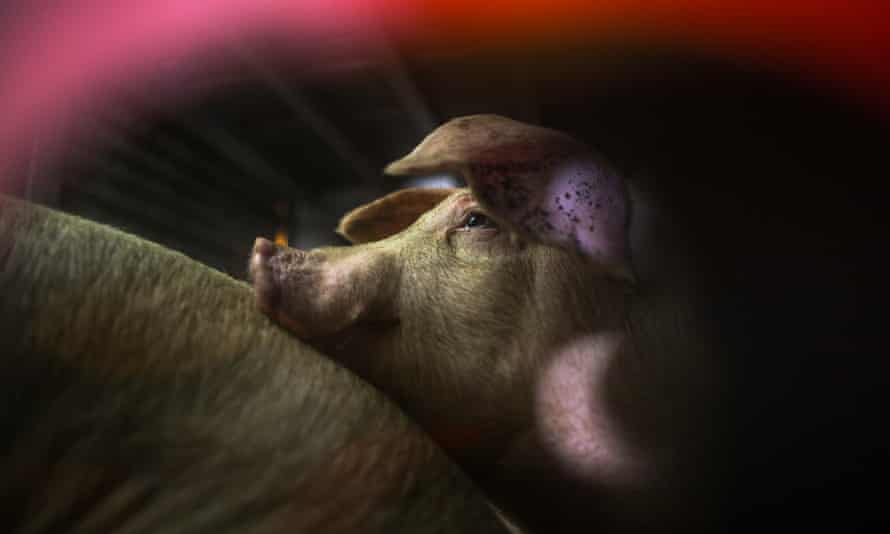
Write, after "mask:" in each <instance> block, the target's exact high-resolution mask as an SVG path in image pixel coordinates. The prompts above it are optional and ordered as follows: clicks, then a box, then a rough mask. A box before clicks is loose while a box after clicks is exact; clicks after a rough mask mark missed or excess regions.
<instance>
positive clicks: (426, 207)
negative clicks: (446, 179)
mask: <svg viewBox="0 0 890 534" xmlns="http://www.w3.org/2000/svg"><path fill="white" fill-rule="evenodd" d="M455 191H457V189H453V188H442V189H433V188H420V187H416V188H409V189H402V190H401V191H396V192H395V193H390V194H389V195H386V196H385V197H383V198H379V199H377V200H375V201H374V202H371V203H370V204H365V205H364V206H360V207H358V208H355V209H354V210H352V211H350V212H349V213H347V214H346V215H345V216H343V218H342V219H340V225H339V226H338V227H337V233H338V234H340V235H342V236H343V237H345V238H346V239H348V240H349V241H350V242H351V243H353V244H355V245H358V244H361V243H368V242H370V241H380V240H381V239H386V238H387V237H389V236H391V235H395V234H398V233H399V232H401V231H402V230H404V229H405V228H408V227H409V226H411V225H412V224H414V221H416V220H417V219H418V218H420V216H421V215H423V214H424V213H426V212H428V211H430V210H431V209H433V208H435V207H436V206H437V205H438V204H439V203H440V202H442V201H443V200H445V198H446V197H448V196H449V195H451V194H452V193H454V192H455Z"/></svg>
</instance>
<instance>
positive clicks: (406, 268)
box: [250, 115, 720, 532]
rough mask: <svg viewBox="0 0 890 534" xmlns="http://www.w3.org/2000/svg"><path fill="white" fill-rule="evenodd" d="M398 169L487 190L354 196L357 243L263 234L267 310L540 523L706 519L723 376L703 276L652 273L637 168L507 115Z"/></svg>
mask: <svg viewBox="0 0 890 534" xmlns="http://www.w3.org/2000/svg"><path fill="white" fill-rule="evenodd" d="M387 172H388V173H390V174H397V175H428V174H437V173H454V174H457V175H460V176H461V177H462V178H464V179H465V180H466V182H467V183H468V185H469V188H468V189H450V190H426V189H408V190H403V191H399V192H396V193H393V194H391V195H389V196H386V197H384V198H382V199H380V200H377V201H376V202H373V203H371V204H369V205H367V206H364V207H361V208H358V209H356V210H354V211H353V212H351V213H349V214H348V215H347V216H346V217H344V219H343V220H342V222H341V225H340V227H339V229H338V230H339V232H340V233H341V234H342V235H344V236H345V237H346V238H347V239H349V240H350V241H351V242H352V243H353V244H354V245H355V246H352V247H340V248H323V249H317V250H312V251H299V250H294V249H290V248H285V247H277V246H275V245H273V244H272V243H271V242H269V241H267V240H264V239H258V240H257V242H256V244H255V247H254V252H253V256H252V259H251V264H250V273H251V277H252V279H253V282H254V286H255V291H256V299H257V303H258V305H259V307H260V308H261V309H262V310H263V311H264V312H265V313H267V314H268V315H269V316H270V317H272V318H273V319H275V320H276V321H277V322H279V323H280V324H282V325H283V326H285V327H286V328H288V329H290V330H291V331H293V332H294V333H295V334H296V335H297V336H298V337H300V338H301V339H303V340H305V341H308V342H309V343H311V344H313V345H315V346H316V347H318V348H320V349H321V350H322V351H323V352H325V353H326V354H328V355H330V356H332V357H334V358H336V359H338V360H339V361H341V362H342V363H343V364H344V365H346V366H348V367H349V368H351V369H353V370H354V371H356V372H357V373H358V374H360V375H361V376H363V377H365V378H366V379H368V380H369V381H370V382H372V383H373V384H375V385H377V386H378V387H380V388H381V389H383V390H384V391H385V392H387V393H388V394H389V395H390V396H391V397H392V398H394V399H395V400H396V401H397V402H398V403H399V404H400V405H401V406H402V407H403V408H404V409H405V410H406V411H408V412H409V413H410V414H411V415H412V416H413V417H414V418H415V419H416V420H417V421H418V422H420V424H421V425H422V426H424V428H426V429H427V431H428V432H430V434H431V435H432V436H433V437H434V438H435V439H436V440H437V441H438V442H439V443H440V444H441V445H442V446H443V447H444V448H445V449H446V450H447V451H448V452H449V453H450V454H451V455H452V456H453V457H455V458H456V459H457V460H458V461H459V462H460V463H461V464H462V465H463V466H464V467H465V468H466V469H467V470H468V472H469V473H470V474H471V475H472V476H473V478H474V479H475V480H476V481H477V482H478V483H479V484H480V486H481V487H482V488H483V489H484V490H485V491H486V492H487V494H488V495H489V496H490V497H491V499H492V500H493V501H494V502H495V503H496V504H498V505H499V506H500V507H502V508H503V509H504V510H505V511H506V513H507V514H508V515H509V516H512V517H513V518H515V519H516V520H517V523H519V524H520V525H522V526H525V527H527V528H529V529H530V530H532V531H543V532H554V531H561V530H575V529H580V528H582V527H597V528H600V529H605V530H608V529H616V530H624V531H626V530H627V529H635V528H636V529H659V528H664V529H671V528H676V527H678V526H680V525H681V524H683V525H687V526H692V525H696V524H706V523H707V522H708V521H709V510H710V504H711V503H709V502H708V499H707V490H706V489H705V488H706V487H707V485H708V474H707V473H708V470H709V469H710V467H711V465H712V464H711V461H710V458H709V453H710V452H711V449H709V448H708V445H706V443H707V442H708V441H709V440H708V439H705V438H704V436H707V435H708V434H709V432H710V430H709V429H711V428H712V426H711V424H710V423H711V419H712V418H713V417H714V414H713V412H712V411H711V408H712V407H713V406H715V404H716V403H717V395H718V392H719V386H718V384H719V382H720V380H719V377H718V376H717V373H716V370H715V369H713V368H712V363H713V362H710V361H709V358H708V354H709V351H708V346H707V341H708V340H707V336H706V335H705V334H704V331H698V330H697V325H698V322H697V321H698V319H697V318H696V317H697V315H696V313H695V312H694V310H695V305H694V299H693V298H692V297H691V296H682V297H680V298H677V295H678V294H680V295H682V291H683V287H684V285H683V284H684V282H685V281H686V280H684V279H683V278H682V277H674V278H673V279H672V280H670V284H668V285H660V284H661V281H660V280H659V279H658V278H657V277H648V278H645V279H644V278H641V277H640V276H639V274H638V273H637V272H636V269H635V265H634V261H632V260H636V259H637V256H638V255H639V258H640V259H642V260H644V261H651V258H648V257H647V254H646V251H645V250H642V251H639V254H638V251H637V250H635V249H634V250H632V249H633V248H634V247H632V246H631V245H632V243H631V234H630V228H631V226H632V224H634V221H633V220H632V217H631V215H633V214H634V213H633V212H634V210H635V209H639V210H640V212H642V208H641V207H639V206H635V205H634V204H633V202H632V199H631V196H630V192H629V190H628V185H627V184H626V183H625V182H624V181H623V180H622V178H621V176H620V175H619V174H618V173H616V172H615V171H614V170H612V169H611V168H610V167H609V166H608V165H607V164H605V163H604V162H603V161H602V160H601V159H599V158H598V157H597V156H595V155H594V154H593V153H592V152H591V151H590V150H589V149H588V148H587V147H585V146H584V145H583V144H581V143H580V142H578V141H576V140H574V139H572V138H571V137H569V136H568V135H565V134H563V133H560V132H557V131H554V130H549V129H545V128H540V127H535V126H530V125H526V124H523V123H519V122H516V121H512V120H510V119H506V118H503V117H498V116H494V115H477V116H469V117H463V118H459V119H455V120H452V121H450V122H448V123H446V124H444V125H443V126H441V127H440V128H438V129H437V130H435V131H434V132H433V133H432V134H430V135H429V136H428V137H427V138H426V139H425V140H424V141H423V142H422V143H421V144H420V145H419V146H418V147H417V148H416V149H415V150H414V151H413V152H412V153H411V154H409V155H408V156H406V157H405V158H403V159H401V160H399V161H396V162H395V163H393V164H391V165H390V166H389V167H388V168H387ZM641 243H645V240H643V241H641ZM638 246H639V244H638ZM674 274H675V273H674ZM693 332H694V333H695V335H692V333H693Z"/></svg>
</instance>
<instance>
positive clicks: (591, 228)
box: [587, 224, 593, 232]
mask: <svg viewBox="0 0 890 534" xmlns="http://www.w3.org/2000/svg"><path fill="white" fill-rule="evenodd" d="M587 229H588V230H590V231H591V232H592V231H593V225H592V224H591V225H590V226H588V227H587Z"/></svg>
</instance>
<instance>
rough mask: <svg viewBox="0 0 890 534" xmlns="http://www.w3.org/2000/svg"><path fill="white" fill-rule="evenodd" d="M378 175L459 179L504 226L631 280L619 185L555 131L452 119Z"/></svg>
mask: <svg viewBox="0 0 890 534" xmlns="http://www.w3.org/2000/svg"><path fill="white" fill-rule="evenodd" d="M386 172H387V173H389V174H396V175H404V174H430V173H437V172H449V173H455V174H459V175H461V176H462V177H463V178H464V179H465V180H466V182H467V184H468V185H469V186H470V188H471V189H472V191H473V195H474V196H475V197H476V199H477V200H478V201H479V203H480V204H481V205H482V207H483V208H485V209H486V211H487V212H488V214H489V215H490V216H491V217H493V218H494V219H495V220H497V221H498V222H500V223H501V224H503V225H504V226H506V227H509V228H511V229H512V230H514V231H515V232H517V233H519V234H521V235H524V236H526V237H527V238H529V239H531V240H534V241H538V242H541V243H545V244H550V245H555V246H559V247H562V248H565V249H569V250H574V251H577V252H579V253H581V254H582V255H584V256H586V257H587V258H589V259H590V260H591V261H593V262H594V263H596V264H597V265H599V266H600V267H601V268H602V269H603V270H604V271H605V272H608V273H611V274H613V275H615V276H617V277H619V278H622V279H625V280H630V281H632V280H633V279H634V276H633V269H632V266H631V262H630V256H629V246H628V212H629V201H628V195H627V191H626V187H625V184H624V181H623V179H622V177H621V176H620V175H619V174H618V173H617V172H615V170H614V169H612V168H611V167H610V166H609V165H608V164H606V163H605V161H603V160H602V159H601V158H599V157H597V156H596V155H594V154H593V153H592V152H591V151H590V150H589V149H588V148H587V147H586V146H585V145H584V144H582V143H581V142H579V141H577V140H576V139H574V138H572V137H570V136H569V135H567V134H565V133H563V132H559V131H557V130H552V129H549V128H542V127H539V126H533V125H530V124H525V123H522V122H519V121H514V120H512V119H508V118H505V117H500V116H497V115H470V116H467V117H460V118H457V119H453V120H451V121H449V122H447V123H445V124H443V125H442V126H440V127H439V128H437V129H436V130H434V131H433V132H432V133H431V134H430V135H429V136H427V137H426V139H424V140H423V142H422V143H420V145H418V146H417V148H415V149H414V151H412V152H411V153H410V154H408V155H407V156H405V157H404V158H402V159H400V160H398V161H396V162H394V163H392V164H390V165H389V167H387V169H386Z"/></svg>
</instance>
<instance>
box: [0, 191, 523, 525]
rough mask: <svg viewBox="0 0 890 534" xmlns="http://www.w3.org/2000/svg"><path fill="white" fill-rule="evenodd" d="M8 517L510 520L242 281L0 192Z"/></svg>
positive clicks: (221, 521)
mask: <svg viewBox="0 0 890 534" xmlns="http://www.w3.org/2000/svg"><path fill="white" fill-rule="evenodd" d="M0 317H2V322H0V422H2V426H0V473H2V476H0V503H2V506H0V523H2V525H3V528H2V530H3V531H4V532H22V533H24V532H28V533H49V532H55V533H58V532H71V533H96V532H102V533H138V532H171V533H172V532H178V533H205V532H213V533H220V532H239V533H279V532H280V533H284V532H287V533H300V532H307V533H354V532H386V533H389V532H431V533H432V532H436V533H446V532H447V533H450V532H454V533H463V532H491V533H497V532H505V531H506V530H505V527H504V526H503V524H502V523H501V521H500V520H499V519H498V518H497V516H496V513H495V512H494V511H493V510H492V509H491V507H490V505H489V504H488V502H487V500H486V499H484V498H483V497H482V495H481V494H480V493H479V491H478V490H477V489H476V488H475V487H474V486H473V484H472V483H471V482H470V481H469V480H468V479H467V477H466V475H464V474H463V473H462V472H461V470H460V469H459V468H457V467H456V466H455V465H454V463H453V462H451V461H450V460H449V459H448V458H447V457H446V456H445V455H444V454H443V453H442V452H441V450H440V449H439V448H438V447H437V446H436V445H435V444H434V443H433V442H432V441H431V440H430V439H429V438H428V437H427V436H426V435H425V434H424V433H423V432H422V431H421V430H420V429H419V428H418V427H417V426H416V425H415V424H414V423H412V422H411V421H410V420H408V418H406V417H405V416H404V415H403V414H402V412H400V411H399V410H398V409H397V408H396V407H395V406H394V405H393V404H392V403H391V402H390V401H388V400H387V399H385V398H384V397H383V396H382V395H380V394H379V393H378V392H376V391H375V390H374V389H373V388H371V387H369V386H368V385H367V384H366V383H365V382H363V381H362V380H360V379H358V378H356V377H355V376H354V375H352V374H351V373H348V372H346V371H345V370H343V369H342V368H341V367H339V366H337V365H335V364H334V363H333V362H331V361H330V360H329V359H327V358H323V357H322V356H321V355H319V354H318V353H317V352H315V351H314V350H312V349H311V348H309V347H308V346H306V345H304V344H301V343H295V342H294V341H293V339H292V338H290V337H289V336H287V335H284V334H283V333H282V332H281V331H280V329H278V328H277V327H275V326H274V325H273V324H271V323H270V321H269V320H268V319H267V318H266V317H264V316H263V315H261V314H260V313H259V312H257V311H256V309H255V308H254V306H253V297H252V294H251V290H250V287H249V286H248V285H247V284H245V283H244V282H241V281H236V280H234V279H232V278H230V277H229V276H227V275H224V274H222V273H219V272H217V271H214V270H212V269H210V268H208V267H206V266H203V265H201V264H199V263H197V262H195V261H193V260H190V259H188V258H186V257H185V256H183V255H182V254H179V253H175V252H173V251H170V250H168V249H164V248H162V247H160V246H158V245H155V244H153V243H150V242H147V241H144V240H142V239H139V238H136V237H134V236H131V235H128V234H125V233H123V232H120V231H118V230H115V229H112V228H110V227H107V226H103V225H99V224H96V223H93V222H90V221H86V220H83V219H79V218H76V217H73V216H70V215H64V214H61V213H59V212H56V211H52V210H49V209H46V208H41V207H38V206H35V205H31V204H28V203H25V202H22V201H19V200H13V199H9V198H3V197H0Z"/></svg>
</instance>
